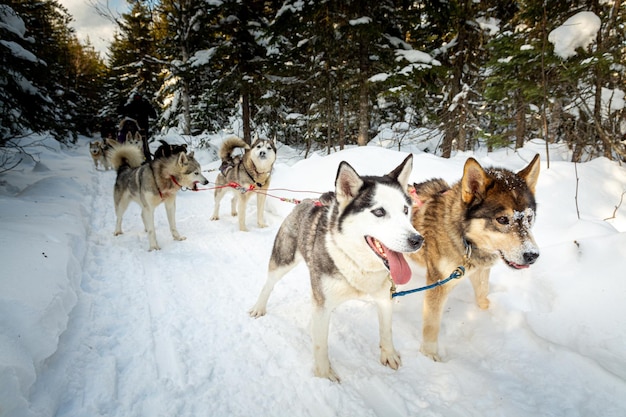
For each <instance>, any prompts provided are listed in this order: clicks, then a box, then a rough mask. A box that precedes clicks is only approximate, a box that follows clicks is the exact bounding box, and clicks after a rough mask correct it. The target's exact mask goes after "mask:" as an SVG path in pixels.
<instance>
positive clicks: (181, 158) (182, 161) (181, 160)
mask: <svg viewBox="0 0 626 417" xmlns="http://www.w3.org/2000/svg"><path fill="white" fill-rule="evenodd" d="M190 156H193V152H192V153H191V154H190ZM188 162H189V160H188V158H187V154H186V153H185V152H181V153H179V154H178V165H187V163H188Z"/></svg>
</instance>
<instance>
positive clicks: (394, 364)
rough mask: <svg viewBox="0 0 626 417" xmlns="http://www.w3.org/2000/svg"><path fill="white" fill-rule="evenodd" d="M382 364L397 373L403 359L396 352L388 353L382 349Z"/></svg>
mask: <svg viewBox="0 0 626 417" xmlns="http://www.w3.org/2000/svg"><path fill="white" fill-rule="evenodd" d="M380 363H382V364H383V365H385V366H388V367H390V368H391V369H393V370H396V371H397V370H398V368H399V367H400V365H402V359H401V358H400V354H398V352H396V351H395V350H392V351H386V350H382V349H381V351H380Z"/></svg>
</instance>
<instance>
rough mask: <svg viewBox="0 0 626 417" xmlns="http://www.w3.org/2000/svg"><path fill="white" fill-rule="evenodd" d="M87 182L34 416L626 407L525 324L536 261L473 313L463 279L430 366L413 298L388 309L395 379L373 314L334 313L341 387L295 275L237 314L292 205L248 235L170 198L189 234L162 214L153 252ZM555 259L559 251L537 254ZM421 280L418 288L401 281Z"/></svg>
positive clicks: (542, 302)
mask: <svg viewBox="0 0 626 417" xmlns="http://www.w3.org/2000/svg"><path fill="white" fill-rule="evenodd" d="M196 156H197V157H198V159H199V160H200V162H201V163H202V164H203V168H205V169H212V168H216V167H217V165H218V163H217V162H215V161H212V160H211V159H210V158H209V156H208V152H203V151H200V152H196ZM76 157H84V155H80V154H79V155H77V156H76ZM279 161H280V151H279ZM395 163H396V162H395V161H394V162H391V163H389V164H388V165H389V166H385V167H382V168H381V170H387V169H388V168H392V167H394V166H395V165H394V164H395ZM417 166H419V162H418V163H417ZM288 173H289V168H288V167H286V166H285V165H281V166H278V167H277V169H276V178H275V180H274V182H273V184H272V186H273V187H276V188H278V187H281V182H284V181H286V178H287V177H288V175H289V174H288ZM85 175H90V176H91V177H92V178H93V188H92V190H93V195H88V196H86V197H85V198H87V199H91V200H92V201H91V205H90V206H91V212H90V213H87V215H88V220H87V221H88V223H89V232H88V236H87V242H86V245H87V253H86V257H85V260H84V265H83V268H84V271H83V275H82V282H81V292H79V294H78V303H77V305H76V307H75V309H74V310H73V311H72V314H71V317H70V321H69V323H68V329H67V331H66V332H65V333H64V334H63V335H62V337H61V339H60V341H59V347H58V351H57V352H56V354H54V355H53V356H52V357H51V358H50V359H49V360H48V361H47V362H46V366H45V368H44V369H43V370H42V372H41V373H40V375H39V378H38V380H37V383H36V385H35V386H34V387H33V390H32V395H31V408H30V413H29V415H30V416H51V415H54V416H57V417H77V416H90V417H92V416H119V417H122V416H123V417H127V416H138V417H139V416H150V417H156V416H167V417H172V416H177V417H198V416H251V415H260V416H285V415H291V416H312V417H324V416H338V417H339V416H360V417H367V416H385V417H388V416H410V415H419V416H446V417H451V416H459V417H462V416H509V417H514V416H536V415H542V416H568V417H569V416H591V415H602V416H604V417H607V416H616V417H617V416H622V415H623V411H624V410H625V409H626V400H625V398H626V385H625V384H624V380H623V379H621V378H620V377H618V376H615V375H612V374H611V373H610V372H609V371H607V370H605V369H603V368H602V367H601V366H598V364H597V363H596V362H595V361H594V360H593V359H590V358H586V357H584V356H581V355H580V354H579V353H577V352H575V351H573V350H571V349H570V348H568V347H565V346H559V345H557V344H554V343H551V342H550V341H549V340H546V339H544V338H542V337H540V336H539V335H537V334H536V333H535V332H534V331H533V329H532V328H531V327H530V326H529V324H528V320H527V317H526V315H525V314H524V311H529V310H533V309H537V308H539V309H542V308H545V309H547V308H549V307H548V306H549V305H550V304H551V303H552V300H551V299H550V298H549V296H545V295H544V296H537V295H534V296H533V295H532V294H536V293H542V292H543V293H548V294H549V290H550V287H549V286H548V284H546V283H542V280H545V279H546V270H547V269H546V267H545V266H543V267H542V264H541V262H539V263H538V264H537V265H536V267H535V268H533V269H532V271H523V272H511V271H510V270H508V269H505V268H504V267H497V268H495V270H494V273H493V285H492V291H491V295H490V299H491V307H490V309H489V310H488V311H480V310H479V309H478V308H477V307H476V306H475V305H474V302H473V295H472V292H471V289H470V286H469V283H461V284H460V285H459V288H458V289H457V290H455V292H454V293H453V295H452V296H451V298H450V300H449V302H448V305H447V310H446V313H445V319H444V331H443V332H442V346H443V348H442V351H443V352H442V353H443V356H444V357H445V361H444V362H441V363H435V362H433V361H431V360H430V359H427V358H426V357H424V356H423V355H422V354H420V353H419V345H420V341H421V300H422V296H421V295H411V296H407V297H401V300H398V301H397V303H396V304H395V311H394V318H393V331H394V341H395V345H396V348H397V349H398V351H399V352H400V354H401V355H402V361H403V365H402V367H401V368H400V369H399V370H398V371H393V370H391V369H389V368H387V367H384V366H382V365H381V364H380V363H379V362H378V357H379V348H378V320H377V316H376V310H375V307H374V306H373V305H372V304H369V303H364V302H360V301H351V302H348V303H346V304H344V305H342V306H340V307H339V308H337V310H336V311H335V312H334V314H333V316H332V320H331V327H330V337H329V354H330V359H331V362H332V363H333V366H334V368H335V370H336V371H337V373H338V374H339V376H340V377H341V379H342V383H341V384H334V383H331V382H329V381H327V380H324V379H320V378H315V377H313V372H312V362H313V359H312V356H313V355H312V345H311V340H310V336H309V321H310V308H311V302H310V287H309V283H308V274H307V270H306V268H305V266H304V265H301V266H299V267H297V268H296V269H295V270H293V271H292V272H290V273H289V274H288V275H287V276H286V277H285V278H284V279H283V280H282V281H280V282H279V283H278V285H277V286H276V288H275V290H274V292H273V293H272V296H271V298H270V300H269V304H268V314H267V315H266V316H265V317H263V318H260V319H256V320H255V319H251V318H250V317H249V316H248V314H247V311H248V309H249V308H250V307H251V306H252V305H253V304H254V302H255V300H256V297H257V295H258V291H259V290H260V288H261V286H262V285H263V282H264V281H265V273H266V268H267V261H268V259H269V254H270V250H271V247H272V242H273V238H274V236H275V234H276V231H277V229H278V227H279V225H280V222H281V220H282V217H283V214H282V213H284V211H285V210H286V209H285V207H284V205H285V204H287V203H282V202H277V201H276V200H273V201H268V215H267V220H268V223H269V224H270V227H268V228H265V229H259V228H257V227H256V225H255V224H254V219H255V218H256V216H255V210H256V208H255V204H254V200H253V203H252V204H250V205H249V207H248V210H249V211H248V216H247V218H248V225H249V227H250V232H247V233H245V232H240V231H239V230H238V226H237V220H236V218H232V217H231V216H230V215H229V210H230V208H229V204H224V205H223V207H222V219H221V220H220V221H210V220H209V217H210V213H211V212H212V208H213V193H212V191H202V192H197V193H192V192H179V195H178V200H177V214H176V219H177V225H178V229H179V231H180V233H181V234H182V235H184V236H186V237H187V240H185V241H182V242H178V241H174V240H173V239H172V238H171V235H170V234H169V228H168V225H167V220H166V218H165V210H164V207H163V206H160V207H158V208H157V210H156V215H155V225H156V233H157V236H158V240H159V243H160V245H161V247H162V250H160V251H153V252H148V251H147V247H148V241H147V236H146V234H145V233H144V231H143V225H142V222H141V216H140V211H139V207H138V206H137V205H136V204H131V206H130V207H129V209H128V211H127V213H126V214H125V216H124V222H123V225H124V228H123V230H124V234H122V235H120V236H117V237H114V236H113V230H114V225H115V214H114V210H113V202H112V190H113V184H114V181H115V173H114V172H112V171H108V172H88V173H85ZM281 175H283V176H282V177H281ZM331 175H332V173H331ZM214 177H215V173H210V174H209V180H211V181H213V180H214ZM328 187H329V188H330V187H332V183H331V184H329V185H328ZM303 188H304V189H310V186H309V185H303ZM269 200H272V199H271V198H270V199H269ZM278 206H280V208H279V207H278ZM278 213H280V214H278ZM560 253H561V249H560V246H559V245H555V246H552V247H549V248H546V249H545V250H544V251H543V252H542V257H543V258H547V259H550V257H553V259H555V258H558V256H559V254H560ZM422 283H423V279H422V280H419V279H418V278H414V279H413V280H412V281H411V282H410V283H409V286H408V287H409V288H412V287H414V286H417V285H420V284H422ZM544 290H545V291H544ZM534 297H535V298H534ZM588 381H593V383H592V384H589V383H588Z"/></svg>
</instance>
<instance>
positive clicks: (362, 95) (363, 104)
mask: <svg viewBox="0 0 626 417" xmlns="http://www.w3.org/2000/svg"><path fill="white" fill-rule="evenodd" d="M367 50H368V48H367V45H365V40H364V39H363V38H361V40H360V42H359V136H358V138H357V143H358V145H359V146H365V145H367V142H369V129H370V118H369V107H370V106H369V91H368V90H369V86H368V84H367V72H368V65H367V61H368V59H369V58H368V56H367V55H368V54H367Z"/></svg>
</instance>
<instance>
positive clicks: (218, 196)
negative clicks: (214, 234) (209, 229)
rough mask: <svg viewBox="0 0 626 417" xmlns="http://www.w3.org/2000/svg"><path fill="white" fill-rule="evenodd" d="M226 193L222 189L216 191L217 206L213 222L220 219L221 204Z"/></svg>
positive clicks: (212, 217) (214, 209) (214, 210)
mask: <svg viewBox="0 0 626 417" xmlns="http://www.w3.org/2000/svg"><path fill="white" fill-rule="evenodd" d="M218 184H219V182H218ZM218 186H219V185H218ZM225 193H226V191H224V189H222V188H216V189H215V206H214V207H213V215H212V216H211V220H219V219H220V202H221V201H222V198H223V197H224V194H225Z"/></svg>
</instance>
